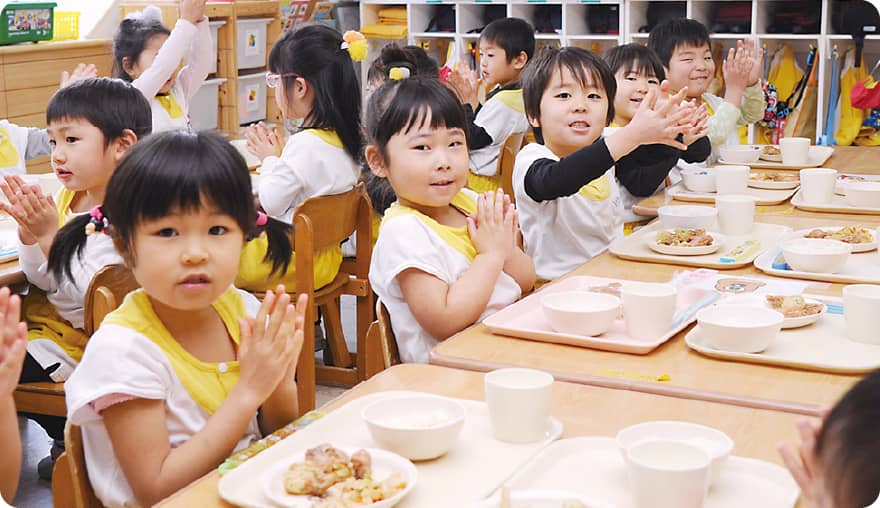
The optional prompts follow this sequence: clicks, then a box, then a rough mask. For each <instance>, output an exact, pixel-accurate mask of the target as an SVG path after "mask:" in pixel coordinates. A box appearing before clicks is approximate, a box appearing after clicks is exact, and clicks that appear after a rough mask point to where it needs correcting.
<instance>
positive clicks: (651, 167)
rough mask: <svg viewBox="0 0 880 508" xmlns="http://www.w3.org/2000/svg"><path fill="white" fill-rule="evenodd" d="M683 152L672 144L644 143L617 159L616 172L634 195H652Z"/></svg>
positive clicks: (621, 181) (618, 177)
mask: <svg viewBox="0 0 880 508" xmlns="http://www.w3.org/2000/svg"><path fill="white" fill-rule="evenodd" d="M681 153H682V152H681V151H679V150H676V149H675V148H672V147H671V146H666V145H642V146H639V147H638V148H636V149H635V150H633V151H632V152H630V153H629V154H627V155H625V156H623V157H621V158H620V160H618V161H617V163H616V164H615V165H614V174H615V176H616V177H617V179H618V180H619V181H620V183H621V184H622V185H623V186H624V187H625V188H626V190H627V191H629V193H630V194H632V195H633V196H637V197H646V196H650V195H651V194H654V192H655V191H656V190H657V187H659V186H660V184H661V183H663V181H664V180H665V179H666V175H668V174H669V170H671V169H672V168H674V167H675V164H676V163H677V162H678V159H679V157H680V156H681Z"/></svg>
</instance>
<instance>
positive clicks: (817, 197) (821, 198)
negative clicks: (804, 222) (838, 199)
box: [801, 168, 837, 205]
mask: <svg viewBox="0 0 880 508" xmlns="http://www.w3.org/2000/svg"><path fill="white" fill-rule="evenodd" d="M836 184H837V170H836V169H830V168H806V169H802V170H801V197H803V198H804V202H805V203H809V204H816V205H823V204H828V203H830V202H831V200H832V199H833V198H834V186H835V185H836Z"/></svg>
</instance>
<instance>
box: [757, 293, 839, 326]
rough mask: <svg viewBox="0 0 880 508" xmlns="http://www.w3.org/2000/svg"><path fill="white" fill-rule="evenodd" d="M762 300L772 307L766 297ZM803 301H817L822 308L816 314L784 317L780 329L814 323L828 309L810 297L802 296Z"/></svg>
mask: <svg viewBox="0 0 880 508" xmlns="http://www.w3.org/2000/svg"><path fill="white" fill-rule="evenodd" d="M764 301H765V304H766V305H767V307H769V308H771V309H772V308H773V307H772V306H771V305H770V303H767V301H766V299H765V300H764ZM804 302H805V303H818V304H819V305H821V306H822V310H821V311H819V312H818V313H816V314H810V315H808V316H801V317H793V318H789V317H787V318H785V320H784V321H783V322H782V329H783V330H787V329H790V328H800V327H802V326H807V325H811V324H813V323H815V322H816V321H819V319H820V318H821V317H822V316H823V315H824V314H825V311H826V310H827V309H828V308H827V307H825V304H824V303H822V302H820V301H819V300H813V299H812V298H804ZM774 310H777V309H774Z"/></svg>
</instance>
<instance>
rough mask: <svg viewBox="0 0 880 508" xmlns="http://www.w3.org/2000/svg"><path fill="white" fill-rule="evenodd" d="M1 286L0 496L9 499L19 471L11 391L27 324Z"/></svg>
mask: <svg viewBox="0 0 880 508" xmlns="http://www.w3.org/2000/svg"><path fill="white" fill-rule="evenodd" d="M9 293H10V292H9V288H7V287H4V288H2V289H0V327H2V329H0V333H2V337H0V443H3V449H4V450H6V452H5V453H4V456H3V457H2V460H0V497H2V498H3V499H4V500H5V501H6V502H8V503H11V502H12V500H13V499H15V490H16V489H17V488H18V476H19V474H20V472H21V440H20V438H19V435H18V418H17V414H16V412H15V401H14V400H13V399H12V392H13V391H14V390H15V387H16V386H18V379H19V377H20V376H21V366H22V364H23V363H24V356H25V354H26V352H27V326H26V325H25V324H24V323H22V322H20V321H19V320H18V319H19V318H18V315H19V311H20V309H21V302H20V300H19V299H18V296H16V295H12V296H10V294H9Z"/></svg>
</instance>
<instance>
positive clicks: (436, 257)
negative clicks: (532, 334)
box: [370, 214, 522, 363]
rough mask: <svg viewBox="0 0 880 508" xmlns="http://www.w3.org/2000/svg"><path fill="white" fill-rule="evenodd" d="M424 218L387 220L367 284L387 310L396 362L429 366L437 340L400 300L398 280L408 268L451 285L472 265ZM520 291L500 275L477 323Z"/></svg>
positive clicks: (512, 281)
mask: <svg viewBox="0 0 880 508" xmlns="http://www.w3.org/2000/svg"><path fill="white" fill-rule="evenodd" d="M424 219H428V220H432V219H429V218H428V217H425V216H421V217H420V216H419V215H416V214H406V215H399V216H395V217H388V218H386V220H384V221H383V222H382V228H381V229H380V230H379V239H378V241H377V242H376V247H375V249H374V250H373V258H372V260H371V262H370V284H371V285H372V287H373V291H375V292H376V294H377V295H379V298H380V299H381V300H382V302H383V303H384V304H385V307H387V308H388V314H389V315H390V316H391V327H392V328H393V329H394V336H395V338H396V339H397V347H398V350H399V352H400V359H401V360H402V361H404V362H417V363H427V362H428V354H429V353H430V352H431V349H433V348H434V346H436V345H437V343H438V342H439V340H438V339H437V338H436V337H433V336H432V335H430V334H429V333H428V332H427V331H425V329H424V328H422V326H421V325H420V324H419V323H418V321H416V318H415V317H414V316H413V314H412V311H410V309H409V305H407V303H406V300H404V299H403V293H402V292H401V290H400V283H399V281H398V280H397V276H398V275H400V273H401V272H403V271H404V270H406V269H408V268H415V269H417V270H421V271H423V272H425V273H429V274H431V275H433V276H435V277H437V278H438V279H440V280H442V281H443V282H445V283H446V284H452V283H454V282H455V281H457V280H458V279H459V278H460V277H461V276H462V273H464V271H465V270H467V269H468V268H470V266H471V261H470V260H469V259H468V258H467V256H465V255H464V254H463V253H461V252H459V251H458V250H456V249H455V248H453V247H452V246H451V245H449V244H448V243H446V242H445V241H444V240H443V239H442V238H441V237H440V236H439V235H438V234H437V233H435V232H434V231H433V230H432V229H431V227H430V226H428V225H427V224H426V223H425V222H424ZM441 227H442V226H441ZM521 292H522V290H521V288H520V287H519V284H517V282H516V281H515V280H514V279H513V277H511V276H510V275H508V274H506V273H504V272H502V273H501V275H500V276H499V277H498V281H497V282H496V283H495V289H494V290H493V291H492V295H491V296H490V297H489V303H488V305H487V306H486V309H485V310H484V311H483V312H482V314H480V317H479V319H477V321H478V322H479V321H482V320H483V319H485V318H487V317H489V316H490V315H492V314H494V313H495V312H497V311H499V310H501V309H502V308H504V307H506V306H508V305H510V304H511V303H513V302H515V301H516V300H517V299H518V298H519V297H520V295H521ZM443 338H445V337H443Z"/></svg>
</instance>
